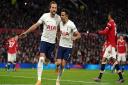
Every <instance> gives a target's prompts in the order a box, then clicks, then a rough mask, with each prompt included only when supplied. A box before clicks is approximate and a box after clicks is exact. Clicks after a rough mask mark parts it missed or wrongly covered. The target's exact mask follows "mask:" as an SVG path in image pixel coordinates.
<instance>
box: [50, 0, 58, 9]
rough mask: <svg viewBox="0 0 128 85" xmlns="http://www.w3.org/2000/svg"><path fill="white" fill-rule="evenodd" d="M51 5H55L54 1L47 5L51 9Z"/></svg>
mask: <svg viewBox="0 0 128 85" xmlns="http://www.w3.org/2000/svg"><path fill="white" fill-rule="evenodd" d="M52 4H57V3H56V2H55V1H51V2H50V3H49V8H51V5H52Z"/></svg>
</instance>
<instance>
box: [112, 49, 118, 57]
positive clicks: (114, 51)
mask: <svg viewBox="0 0 128 85" xmlns="http://www.w3.org/2000/svg"><path fill="white" fill-rule="evenodd" d="M116 54H117V53H116V49H115V47H112V53H111V57H112V58H114V59H116Z"/></svg>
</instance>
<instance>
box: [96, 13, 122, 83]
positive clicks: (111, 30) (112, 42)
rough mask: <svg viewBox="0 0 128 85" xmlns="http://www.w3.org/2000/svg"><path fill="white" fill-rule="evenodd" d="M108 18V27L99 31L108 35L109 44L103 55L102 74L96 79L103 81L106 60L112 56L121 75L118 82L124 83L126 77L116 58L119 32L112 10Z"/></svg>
mask: <svg viewBox="0 0 128 85" xmlns="http://www.w3.org/2000/svg"><path fill="white" fill-rule="evenodd" d="M108 20H109V21H108V23H107V26H106V28H105V29H104V30H100V31H98V33H99V34H101V35H106V37H107V38H106V42H107V43H108V46H107V48H106V50H105V53H104V55H103V58H102V62H101V68H100V74H99V76H98V77H97V78H95V79H94V80H95V81H97V82H98V81H101V78H102V75H103V73H104V70H105V62H106V60H107V59H110V58H111V57H112V58H113V59H114V62H116V65H115V68H116V70H117V72H118V75H119V80H118V82H120V83H123V82H124V79H123V76H122V73H121V71H120V69H119V64H118V62H117V60H116V51H115V49H116V40H117V37H116V36H117V33H116V23H115V21H114V19H113V13H112V12H111V13H109V14H108Z"/></svg>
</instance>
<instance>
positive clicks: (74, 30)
mask: <svg viewBox="0 0 128 85" xmlns="http://www.w3.org/2000/svg"><path fill="white" fill-rule="evenodd" d="M71 28H72V30H73V32H77V31H78V30H77V28H76V25H75V24H74V23H72V25H71Z"/></svg>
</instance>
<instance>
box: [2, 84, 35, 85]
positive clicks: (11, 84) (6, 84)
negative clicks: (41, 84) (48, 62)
mask: <svg viewBox="0 0 128 85" xmlns="http://www.w3.org/2000/svg"><path fill="white" fill-rule="evenodd" d="M0 85H34V84H0Z"/></svg>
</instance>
